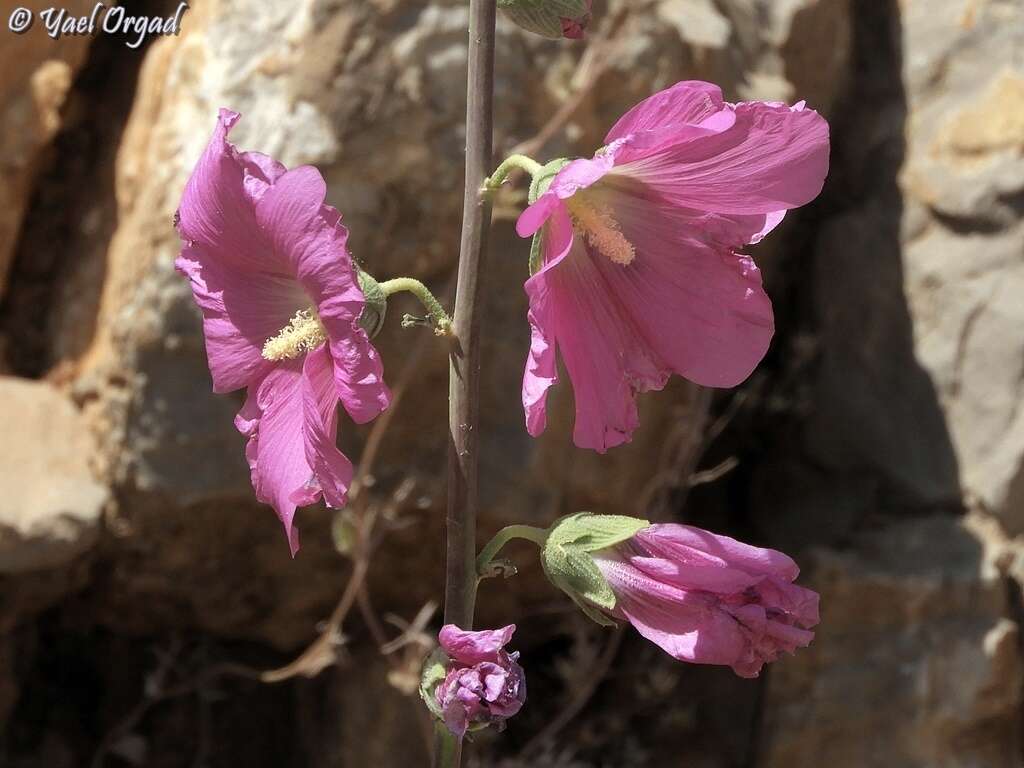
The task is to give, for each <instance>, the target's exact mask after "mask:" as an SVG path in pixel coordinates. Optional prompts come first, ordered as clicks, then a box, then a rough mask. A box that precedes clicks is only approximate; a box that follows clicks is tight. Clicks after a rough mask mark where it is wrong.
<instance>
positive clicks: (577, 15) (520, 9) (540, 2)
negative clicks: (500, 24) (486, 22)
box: [498, 0, 594, 40]
mask: <svg viewBox="0 0 1024 768" xmlns="http://www.w3.org/2000/svg"><path fill="white" fill-rule="evenodd" d="M593 4H594V3H593V0H498V7H499V8H501V9H502V10H503V11H504V12H505V14H506V15H507V16H508V17H509V18H510V19H512V21H514V22H515V23H516V24H518V25H519V26H520V27H522V28H523V29H525V30H527V31H528V32H533V33H534V34H537V35H541V36H543V37H548V38H552V39H558V38H560V37H567V38H571V39H573V40H578V39H580V38H582V37H583V33H584V32H585V31H586V29H587V25H588V24H589V23H590V10H591V7H592V6H593Z"/></svg>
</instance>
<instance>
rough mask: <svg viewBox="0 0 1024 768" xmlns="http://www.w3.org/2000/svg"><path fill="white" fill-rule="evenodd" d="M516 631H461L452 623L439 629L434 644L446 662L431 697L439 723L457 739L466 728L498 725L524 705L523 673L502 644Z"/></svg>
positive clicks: (463, 733) (506, 642)
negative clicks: (444, 670)
mask: <svg viewBox="0 0 1024 768" xmlns="http://www.w3.org/2000/svg"><path fill="white" fill-rule="evenodd" d="M515 631H516V627H515V624H510V625H509V626H507V627H505V628H503V629H495V630H484V631H481V632H466V631H463V630H461V629H459V628H458V627H457V626H455V625H454V624H446V625H445V626H444V627H442V628H441V632H440V634H439V635H438V640H439V641H440V643H441V647H442V648H443V649H444V651H445V653H447V654H448V658H449V659H450V662H449V664H448V666H447V672H446V674H445V677H444V680H443V681H442V682H441V684H440V685H438V686H437V690H436V693H435V696H436V699H437V704H438V706H439V707H440V709H441V714H442V716H443V717H444V722H445V725H447V726H448V729H449V730H450V731H451V732H452V733H454V734H455V735H456V736H458V737H459V738H462V737H463V736H464V735H465V734H466V731H467V730H468V729H469V728H470V727H471V726H484V725H488V724H491V723H498V724H499V725H500V724H502V723H504V721H505V720H507V719H508V718H510V717H512V716H513V715H515V714H516V713H517V712H518V711H519V710H520V709H521V708H522V706H523V703H524V702H525V701H526V675H525V673H524V672H523V668H522V667H520V666H519V665H518V664H517V663H516V659H518V658H519V654H518V653H511V654H510V653H508V652H506V651H505V646H506V645H507V644H508V642H509V640H511V639H512V633H514V632H515Z"/></svg>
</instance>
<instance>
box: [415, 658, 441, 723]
mask: <svg viewBox="0 0 1024 768" xmlns="http://www.w3.org/2000/svg"><path fill="white" fill-rule="evenodd" d="M447 664H448V654H446V653H445V652H444V651H442V650H441V649H440V648H435V649H434V651H433V652H432V653H431V654H430V655H429V656H427V658H426V659H424V660H423V671H422V672H420V698H421V699H423V703H424V704H426V705H427V709H429V710H430V712H431V714H432V715H434V717H436V718H437V719H438V720H444V713H442V712H441V707H440V705H439V704H438V703H437V694H436V691H437V686H439V685H440V684H441V683H443V682H444V678H445V675H446V674H447V669H448V667H447Z"/></svg>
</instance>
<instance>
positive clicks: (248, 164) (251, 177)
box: [237, 152, 288, 205]
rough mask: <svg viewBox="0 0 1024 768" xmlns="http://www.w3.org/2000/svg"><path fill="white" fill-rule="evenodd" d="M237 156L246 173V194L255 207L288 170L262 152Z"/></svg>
mask: <svg viewBox="0 0 1024 768" xmlns="http://www.w3.org/2000/svg"><path fill="white" fill-rule="evenodd" d="M237 156H238V160H239V161H240V162H241V163H242V168H243V170H244V171H245V192H246V194H247V195H249V199H250V200H252V202H253V204H254V205H255V204H256V203H257V202H259V199H260V198H261V197H263V193H264V192H266V191H267V189H269V188H270V186H271V185H272V184H273V183H274V182H276V181H277V180H278V179H279V178H281V177H282V176H284V174H285V173H286V172H287V170H288V169H287V168H285V167H284V165H283V164H282V163H279V162H278V161H277V160H275V159H274V158H272V157H270V156H269V155H264V154H263V153H262V152H239V153H238V154H237Z"/></svg>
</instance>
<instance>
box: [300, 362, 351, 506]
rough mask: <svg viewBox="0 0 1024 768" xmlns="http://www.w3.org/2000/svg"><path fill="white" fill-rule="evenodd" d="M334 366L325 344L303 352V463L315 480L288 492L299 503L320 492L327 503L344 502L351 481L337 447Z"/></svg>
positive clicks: (311, 500) (309, 501) (310, 501)
mask: <svg viewBox="0 0 1024 768" xmlns="http://www.w3.org/2000/svg"><path fill="white" fill-rule="evenodd" d="M333 372H334V366H333V364H332V362H331V356H330V353H328V351H327V347H326V346H320V347H317V348H316V349H315V350H313V351H312V352H310V353H308V354H307V355H306V362H305V364H304V365H303V376H302V385H303V386H302V402H303V435H304V437H305V448H306V463H307V464H308V465H309V466H310V467H312V468H313V474H314V477H315V479H316V481H315V482H311V483H308V484H307V486H306V487H305V488H304V489H302V491H301V492H300V493H299V494H298V495H296V494H293V495H292V500H293V501H295V502H296V503H297V504H299V505H300V506H307V505H309V504H314V503H316V502H317V501H318V500H319V497H320V493H321V492H322V493H323V497H324V500H325V501H326V502H327V504H328V506H331V507H335V508H340V507H343V506H344V505H345V502H346V501H347V497H348V487H349V486H350V485H351V484H352V474H353V470H352V463H351V462H350V461H349V460H348V459H347V458H346V457H345V455H344V454H343V453H342V452H341V451H339V450H338V447H337V433H338V394H337V392H336V391H335V389H334V376H333Z"/></svg>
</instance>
